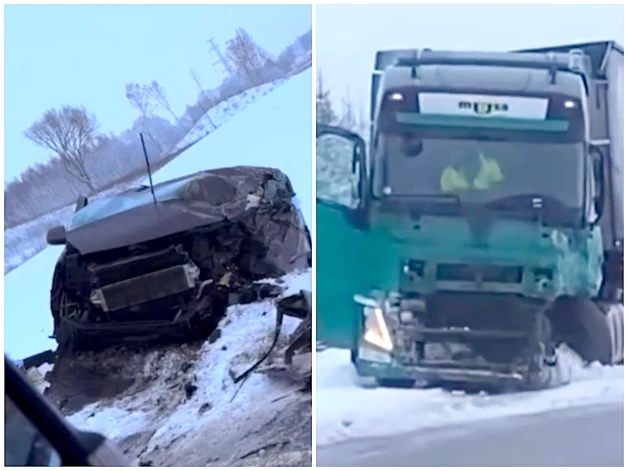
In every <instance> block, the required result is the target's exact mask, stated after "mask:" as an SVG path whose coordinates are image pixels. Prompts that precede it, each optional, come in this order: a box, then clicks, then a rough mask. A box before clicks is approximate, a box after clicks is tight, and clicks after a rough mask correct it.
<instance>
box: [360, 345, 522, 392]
mask: <svg viewBox="0 0 628 471" xmlns="http://www.w3.org/2000/svg"><path fill="white" fill-rule="evenodd" d="M361 354H362V355H364V356H367V357H370V358H373V357H374V356H375V355H373V354H372V353H371V354H364V352H361ZM358 355H360V354H358ZM377 356H380V354H379V352H378V354H377ZM384 358H385V355H382V356H380V359H379V360H378V361H373V360H372V359H370V360H367V359H364V358H361V357H360V356H358V358H357V359H356V361H355V367H356V371H357V373H358V375H359V376H362V377H374V378H376V379H378V380H381V379H384V380H413V381H417V382H418V383H427V384H433V383H440V382H455V383H458V382H460V383H475V384H485V385H500V386H502V385H513V386H519V385H522V384H523V383H524V381H525V377H526V374H525V373H524V372H521V373H519V372H507V371H499V370H497V369H496V370H493V369H480V368H473V369H471V368H468V367H465V366H463V365H459V366H458V365H450V366H442V365H440V366H436V365H426V364H423V365H403V364H400V363H398V362H396V361H394V360H393V359H392V358H390V357H389V360H390V361H388V362H384V361H383V360H384Z"/></svg>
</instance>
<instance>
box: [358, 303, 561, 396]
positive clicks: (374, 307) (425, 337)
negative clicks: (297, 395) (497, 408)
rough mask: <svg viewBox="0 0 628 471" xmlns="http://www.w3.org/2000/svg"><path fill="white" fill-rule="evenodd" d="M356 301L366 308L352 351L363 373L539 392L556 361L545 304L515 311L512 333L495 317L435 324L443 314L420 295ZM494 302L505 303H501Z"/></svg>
mask: <svg viewBox="0 0 628 471" xmlns="http://www.w3.org/2000/svg"><path fill="white" fill-rule="evenodd" d="M354 300H355V301H356V303H357V304H359V305H361V309H362V311H363V312H362V314H363V315H362V316H360V317H361V325H360V326H359V328H358V331H357V334H358V336H357V338H356V342H355V344H354V345H355V346H354V348H353V350H352V361H353V363H354V364H355V367H356V370H357V373H358V375H359V376H364V377H375V378H376V379H377V380H379V381H382V380H384V382H387V381H389V380H393V382H395V381H396V380H399V381H401V382H404V383H405V382H409V381H416V382H418V383H423V384H424V385H438V384H458V385H463V384H470V385H471V384H473V385H476V386H477V385H486V386H489V387H499V388H503V387H506V388H511V387H512V388H516V389H528V388H534V389H536V388H540V387H544V385H545V384H546V383H547V381H548V379H549V378H548V376H549V375H550V374H551V373H550V371H549V370H550V369H551V367H552V366H553V365H554V364H555V363H554V362H555V358H553V357H552V349H551V346H550V345H548V344H547V342H546V341H545V338H544V325H545V324H544V323H543V316H542V312H543V310H542V309H539V306H540V305H537V304H531V305H529V306H528V305H526V306H525V308H523V307H520V310H519V311H517V312H514V311H510V313H511V316H512V317H511V318H510V319H514V321H513V324H514V325H513V326H510V328H508V327H509V326H507V325H503V326H499V325H498V326H495V327H496V328H489V326H488V325H487V324H491V325H492V324H495V323H494V322H492V319H490V318H489V319H482V320H483V321H484V322H480V321H479V319H481V318H480V316H472V315H469V316H466V315H464V314H466V313H464V312H463V313H462V314H463V315H461V316H460V318H461V319H462V320H457V322H455V324H456V325H451V324H450V325H440V326H438V325H434V324H437V322H436V321H437V320H438V317H437V316H436V315H435V313H434V311H432V312H428V311H427V310H426V309H425V303H424V302H423V301H421V300H419V299H416V298H415V299H404V298H398V299H395V298H392V297H389V298H379V299H377V298H366V297H362V296H356V297H355V298H354ZM506 301H507V300H506ZM458 302H460V301H458ZM432 303H433V304H434V301H433V300H432ZM492 303H493V305H495V304H497V303H496V301H495V300H492ZM433 304H432V305H433ZM476 304H477V303H476ZM497 305H498V304H497ZM498 307H499V305H498ZM411 308H414V310H411ZM522 310H523V311H522ZM525 310H527V312H525ZM445 312H447V313H452V312H454V313H457V312H459V311H457V310H454V309H448V310H446V311H445ZM485 312H494V313H495V314H494V315H495V316H497V315H499V314H501V315H502V317H505V316H506V314H507V313H508V312H509V311H508V310H506V309H496V310H493V311H491V310H490V309H488V308H487V309H485ZM436 314H437V313H436ZM525 314H527V315H525ZM450 315H451V314H450ZM486 317H487V316H485V318H486ZM465 318H466V322H467V326H465V321H464V319H465ZM455 320H456V319H455ZM486 320H488V321H490V322H486ZM515 321H516V322H515ZM426 323H427V324H428V325H426ZM430 324H432V325H430Z"/></svg>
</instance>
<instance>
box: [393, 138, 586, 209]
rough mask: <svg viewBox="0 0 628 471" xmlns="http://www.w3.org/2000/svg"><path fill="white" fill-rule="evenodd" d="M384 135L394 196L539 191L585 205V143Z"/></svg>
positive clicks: (488, 196)
mask: <svg viewBox="0 0 628 471" xmlns="http://www.w3.org/2000/svg"><path fill="white" fill-rule="evenodd" d="M382 137H383V138H384V139H383V141H384V142H383V144H384V145H383V151H384V155H383V157H384V166H385V170H384V173H385V176H384V188H385V190H384V194H386V195H388V196H390V197H395V196H403V197H412V196H413V195H415V196H416V195H446V194H455V195H457V196H459V198H460V201H461V202H463V203H464V202H465V201H467V202H473V203H490V202H492V201H498V200H504V199H512V198H513V197H516V196H524V195H535V196H540V197H546V198H548V199H551V200H553V201H555V202H556V203H558V204H560V206H563V205H564V206H565V208H566V209H575V208H580V207H581V206H582V202H583V191H584V158H585V155H584V145H583V144H582V143H578V142H525V141H522V142H516V141H510V140H509V141H504V140H473V139H441V138H438V139H434V138H427V137H422V138H416V137H415V138H413V137H412V136H410V135H404V136H401V135H398V134H386V135H383V136H382Z"/></svg>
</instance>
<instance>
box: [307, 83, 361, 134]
mask: <svg viewBox="0 0 628 471" xmlns="http://www.w3.org/2000/svg"><path fill="white" fill-rule="evenodd" d="M336 103H339V106H336V107H335V106H334V104H333V102H332V96H331V90H330V89H328V88H325V82H324V79H323V72H322V71H321V70H319V71H318V73H317V77H316V122H318V123H321V124H327V125H335V126H341V127H343V128H346V129H349V130H351V131H354V132H356V133H358V134H360V135H361V136H362V137H364V138H366V135H367V133H368V121H367V119H366V115H365V111H364V107H363V106H362V102H361V101H359V102H358V103H359V105H358V107H357V109H356V106H355V105H354V101H353V99H352V97H351V90H350V88H349V87H347V89H346V90H345V94H344V95H343V96H341V98H340V100H339V102H336Z"/></svg>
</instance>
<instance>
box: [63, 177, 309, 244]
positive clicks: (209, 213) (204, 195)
mask: <svg viewBox="0 0 628 471" xmlns="http://www.w3.org/2000/svg"><path fill="white" fill-rule="evenodd" d="M293 196H294V191H293V189H292V185H291V183H290V180H289V179H288V177H287V175H285V174H284V173H282V172H281V171H279V170H277V169H273V168H265V167H229V168H220V169H214V170H208V171H204V172H199V173H197V174H193V175H188V176H186V177H182V178H179V179H176V180H171V181H169V182H165V183H162V184H159V185H156V186H155V197H156V199H157V204H156V205H155V202H154V200H153V195H152V194H151V191H150V189H140V190H131V191H128V192H123V193H120V194H118V195H115V196H113V197H111V198H106V199H102V200H97V201H94V202H92V203H90V204H88V205H87V206H85V207H84V208H83V209H81V210H79V211H78V212H77V213H76V214H75V215H74V218H73V219H72V222H71V224H70V226H69V228H68V230H67V232H66V238H67V241H68V243H70V244H71V245H72V246H74V247H75V248H76V249H77V250H78V251H79V252H80V253H81V254H89V253H94V252H100V251H105V250H111V249H115V248H120V247H124V246H128V245H133V244H138V243H142V242H146V241H150V240H154V239H158V238H161V237H165V236H169V235H173V234H176V233H179V232H183V231H187V230H191V229H194V228H196V227H201V226H209V225H214V224H220V223H226V222H230V221H235V220H240V219H243V218H244V217H245V216H247V215H248V214H250V213H251V212H255V211H261V210H264V211H266V210H268V209H269V208H272V207H274V206H282V204H283V206H285V207H288V206H292V197H293ZM295 213H296V214H298V216H299V218H298V220H297V221H296V223H297V226H301V228H300V230H301V231H305V222H304V221H303V217H302V216H301V215H300V213H298V210H296V208H294V206H292V210H290V211H287V212H286V211H283V212H281V214H283V216H281V215H280V214H279V213H278V215H277V217H279V218H281V217H283V218H288V219H294V218H295ZM262 219H264V218H262ZM260 222H261V221H260ZM251 230H252V232H253V233H257V232H260V231H261V228H255V227H252V228H251Z"/></svg>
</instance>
